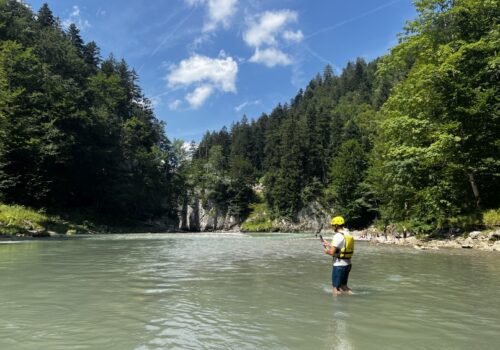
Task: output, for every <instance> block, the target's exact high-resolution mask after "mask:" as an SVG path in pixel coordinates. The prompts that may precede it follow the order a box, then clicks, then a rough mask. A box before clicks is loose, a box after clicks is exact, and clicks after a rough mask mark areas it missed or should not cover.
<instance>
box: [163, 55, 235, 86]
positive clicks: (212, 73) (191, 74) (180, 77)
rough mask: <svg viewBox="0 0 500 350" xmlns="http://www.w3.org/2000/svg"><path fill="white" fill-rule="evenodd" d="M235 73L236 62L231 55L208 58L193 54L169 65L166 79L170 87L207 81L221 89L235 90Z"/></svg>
mask: <svg viewBox="0 0 500 350" xmlns="http://www.w3.org/2000/svg"><path fill="white" fill-rule="evenodd" d="M237 73H238V64H237V63H236V61H235V60H233V58H232V57H224V58H210V57H207V56H201V55H196V54H195V55H193V56H191V57H190V58H188V59H185V60H182V61H181V62H180V63H179V64H178V65H173V66H171V67H170V73H169V74H168V75H167V81H168V84H169V86H171V87H176V86H189V85H192V84H196V83H204V84H206V83H209V84H210V85H212V86H214V87H216V88H218V89H220V90H222V91H225V92H236V75H237Z"/></svg>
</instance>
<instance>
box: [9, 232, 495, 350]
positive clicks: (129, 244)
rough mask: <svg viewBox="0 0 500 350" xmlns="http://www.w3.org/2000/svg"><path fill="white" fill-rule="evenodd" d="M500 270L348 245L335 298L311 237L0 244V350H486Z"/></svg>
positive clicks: (463, 258) (436, 254) (488, 262)
mask: <svg viewBox="0 0 500 350" xmlns="http://www.w3.org/2000/svg"><path fill="white" fill-rule="evenodd" d="M499 262H500V255H498V254H496V253H484V252H475V251H462V250H450V251H416V250H413V249H411V248H404V247H392V246H373V245H370V244H366V243H359V244H358V245H357V251H356V255H355V258H354V260H353V264H354V265H353V270H352V273H351V282H350V284H351V286H352V287H353V289H354V293H355V294H354V295H353V296H341V297H333V296H332V294H331V287H330V273H331V271H330V269H331V266H330V265H331V261H330V260H329V259H328V257H327V256H325V255H324V254H322V250H321V245H320V243H319V241H318V240H317V238H315V237H314V236H313V235H311V234H255V235H245V234H160V235H159V234H130V235H102V236H90V237H80V238H78V239H71V240H61V241H55V240H48V241H44V240H41V241H29V242H22V243H19V244H0V281H1V284H0V310H1V312H0V349H2V350H3V349H68V348H71V349H141V350H146V349H148V350H149V349H205V348H210V349H213V348H215V349H219V348H220V349H235V348H238V349H264V348H265V349H402V348H404V349H426V348H440V349H441V348H450V349H470V348H474V349H490V348H495V347H496V344H497V338H498V334H499V332H500V325H499V324H498V314H499V311H500V306H499V304H498V302H497V300H496V295H497V294H496V293H497V291H498V290H499V287H500V273H499V272H500V264H499Z"/></svg>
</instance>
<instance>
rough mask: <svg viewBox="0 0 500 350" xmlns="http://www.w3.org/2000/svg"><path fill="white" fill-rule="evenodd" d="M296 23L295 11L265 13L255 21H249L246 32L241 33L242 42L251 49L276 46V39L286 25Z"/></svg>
mask: <svg viewBox="0 0 500 350" xmlns="http://www.w3.org/2000/svg"><path fill="white" fill-rule="evenodd" d="M296 21H297V12H295V11H290V10H281V11H274V12H271V11H266V12H264V13H263V14H262V15H261V16H260V17H259V18H258V19H257V20H255V19H251V20H249V26H248V30H247V31H246V32H245V33H243V40H245V42H246V43H247V45H248V46H251V47H260V46H261V45H263V44H267V45H276V44H277V40H276V37H277V36H278V35H279V34H280V33H281V32H282V31H283V30H284V29H285V27H286V26H287V24H289V23H292V22H296Z"/></svg>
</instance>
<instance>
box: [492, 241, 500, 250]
mask: <svg viewBox="0 0 500 350" xmlns="http://www.w3.org/2000/svg"><path fill="white" fill-rule="evenodd" d="M492 249H493V250H495V251H497V252H499V251H500V241H496V242H495V243H494V244H493V247H492Z"/></svg>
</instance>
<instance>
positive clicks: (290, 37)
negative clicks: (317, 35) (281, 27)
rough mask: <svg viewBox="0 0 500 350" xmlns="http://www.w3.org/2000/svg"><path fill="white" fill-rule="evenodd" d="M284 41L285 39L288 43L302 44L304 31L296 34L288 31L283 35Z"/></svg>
mask: <svg viewBox="0 0 500 350" xmlns="http://www.w3.org/2000/svg"><path fill="white" fill-rule="evenodd" d="M283 39H285V40H286V41H290V42H296V43H298V42H301V41H302V39H304V34H302V31H300V30H297V31H296V32H292V31H291V30H286V31H285V32H284V33H283Z"/></svg>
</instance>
